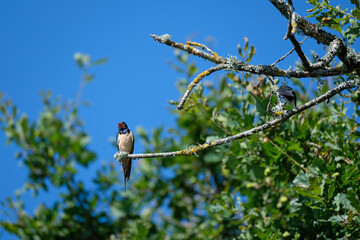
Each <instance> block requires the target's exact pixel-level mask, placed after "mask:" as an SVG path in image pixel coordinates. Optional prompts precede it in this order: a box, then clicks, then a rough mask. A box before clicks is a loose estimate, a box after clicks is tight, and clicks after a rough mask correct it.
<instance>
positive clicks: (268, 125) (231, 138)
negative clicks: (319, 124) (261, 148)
mask: <svg viewBox="0 0 360 240" xmlns="http://www.w3.org/2000/svg"><path fill="white" fill-rule="evenodd" d="M359 85H360V79H356V80H350V81H347V82H343V83H341V84H339V85H338V86H337V87H335V88H333V89H331V90H329V91H327V92H326V93H325V94H323V95H321V96H319V97H317V98H315V99H313V100H311V101H309V102H307V103H305V104H303V105H301V106H299V107H297V108H294V109H292V110H290V111H288V112H286V113H284V114H282V116H281V117H279V118H276V119H274V120H272V121H269V122H267V123H265V124H262V125H260V126H257V127H254V128H252V129H250V130H247V131H244V132H241V133H238V134H235V135H232V136H229V137H225V138H222V139H218V140H215V141H212V142H206V143H204V144H201V145H197V146H191V147H189V148H186V149H184V150H179V151H175V152H162V153H142V154H126V153H125V154H124V152H120V153H119V152H117V153H116V154H115V155H114V158H115V159H116V160H117V161H120V160H121V159H122V158H124V157H126V158H132V159H136V158H157V157H163V158H164V157H175V156H181V155H194V154H197V153H198V152H200V151H203V150H205V149H208V148H212V147H215V146H219V145H222V144H226V143H231V142H233V141H235V140H239V139H242V138H245V137H248V136H251V135H253V134H255V133H258V132H261V131H264V130H266V129H268V128H271V127H273V126H275V125H277V124H279V123H281V122H284V121H286V120H287V119H289V118H291V117H292V116H294V115H295V114H297V113H300V112H302V111H304V110H306V109H308V108H310V107H313V106H315V105H317V104H319V103H321V102H323V101H325V100H326V99H330V98H331V97H333V96H335V95H336V94H338V93H340V92H341V91H343V90H345V89H351V88H354V87H356V86H359Z"/></svg>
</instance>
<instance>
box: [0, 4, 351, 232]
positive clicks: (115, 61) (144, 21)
mask: <svg viewBox="0 0 360 240" xmlns="http://www.w3.org/2000/svg"><path fill="white" fill-rule="evenodd" d="M334 2H339V1H334ZM300 4H301V5H300ZM306 8H310V6H309V5H306V4H305V0H304V1H295V10H296V11H297V12H298V13H299V14H302V15H306V12H305V10H306ZM286 30H287V21H286V20H285V18H284V17H282V16H281V14H280V13H279V12H278V11H277V10H276V9H275V8H274V7H273V6H272V4H271V3H270V2H269V1H267V0H253V1H235V0H233V1H222V2H220V1H215V0H208V1H186V0H185V1H145V0H143V1H120V0H117V1H115V0H108V1H85V0H81V1H45V0H39V1H25V0H17V1H9V0H5V1H1V2H0V55H1V58H0V91H1V92H4V93H5V94H6V97H7V98H12V99H13V101H14V103H15V104H16V105H17V106H18V107H19V110H20V112H25V113H26V114H27V115H28V116H29V118H30V119H32V120H35V119H36V118H37V116H38V114H39V112H40V111H41V110H42V108H43V105H42V103H41V97H40V95H39V92H40V91H41V90H52V92H53V95H54V96H57V95H60V96H62V97H63V98H64V99H70V98H72V99H74V98H75V95H76V93H77V91H78V89H79V84H80V79H81V71H80V70H79V68H78V67H77V65H76V63H75V61H74V59H73V56H74V53H76V52H81V53H86V54H89V55H91V57H92V59H97V58H103V57H109V61H108V63H106V64H105V65H102V66H100V67H95V68H93V69H92V70H91V72H93V73H94V74H95V80H94V82H93V83H91V84H89V85H87V86H86V88H85V91H84V94H83V99H84V100H88V101H90V102H91V107H89V108H87V107H82V108H81V111H80V115H81V117H82V119H83V120H84V123H85V128H86V130H87V132H88V133H89V134H90V136H91V138H92V141H91V143H90V148H91V149H93V150H94V151H95V152H97V154H98V160H97V161H96V163H95V164H93V166H92V167H91V168H90V169H86V170H85V171H83V172H82V176H83V177H84V178H85V179H86V178H88V179H90V178H91V176H93V174H94V171H93V170H94V169H96V168H97V167H98V166H99V165H100V163H101V161H114V160H113V154H114V153H115V152H116V149H115V148H114V147H113V146H112V145H111V144H110V143H109V137H115V134H116V131H117V123H118V122H119V121H125V122H127V123H128V126H129V127H130V129H132V130H135V129H136V127H137V126H143V127H144V128H145V129H147V130H151V128H154V127H158V126H160V125H163V126H165V127H171V126H174V124H175V122H174V117H173V116H171V115H170V113H169V111H168V109H169V108H173V106H170V105H169V104H168V103H167V101H168V100H172V99H173V100H178V99H179V97H180V94H179V92H178V91H177V89H176V87H175V82H176V80H177V79H178V78H179V77H180V76H179V74H178V73H176V72H175V71H174V70H173V69H171V67H170V66H169V65H168V63H167V61H168V60H169V59H173V60H174V54H173V49H171V48H170V47H168V46H165V45H162V44H160V43H158V42H155V41H154V40H153V39H152V38H151V37H150V36H149V34H153V33H154V34H158V35H161V34H165V33H169V34H171V35H172V36H173V38H172V40H174V41H178V42H183V43H184V42H185V41H186V40H188V39H189V37H191V39H192V40H193V41H196V42H201V43H205V42H206V39H207V38H208V37H209V36H211V37H213V38H214V39H215V44H213V50H214V51H216V52H217V53H218V54H219V55H222V56H224V57H227V56H228V54H230V55H237V44H238V43H240V44H242V45H243V43H244V41H243V38H244V37H247V38H248V39H249V40H250V43H251V44H254V45H255V48H256V50H257V53H256V55H255V57H254V58H253V63H254V64H271V63H273V62H274V61H275V60H276V59H278V58H280V57H281V56H283V55H284V54H286V53H287V52H288V51H289V50H290V49H291V48H292V45H291V43H290V42H289V41H284V40H283V37H284V35H285V33H286ZM298 40H299V41H300V40H302V37H298ZM304 47H305V49H306V51H307V53H308V54H309V50H310V48H314V47H317V46H316V43H315V42H314V41H313V40H308V41H306V42H305V45H304ZM357 50H358V49H357ZM190 59H191V61H193V62H196V63H197V64H198V65H199V66H201V69H202V70H205V69H206V68H209V67H211V66H214V64H213V63H210V62H205V61H204V60H202V59H198V58H197V57H194V56H192V57H190ZM296 60H297V56H296V55H295V54H293V55H291V56H290V57H289V58H288V59H287V61H285V62H282V63H281V64H280V65H279V66H280V67H283V68H288V67H289V66H290V65H293V64H294V62H295V61H296ZM207 80H215V77H212V76H210V77H208V78H207ZM16 150H17V148H16V147H15V146H13V145H10V146H7V145H5V134H4V133H3V132H1V133H0V156H1V160H0V161H1V167H0V201H3V200H4V199H5V198H6V196H12V197H14V196H15V190H16V189H19V188H21V187H22V185H23V183H24V181H25V179H26V176H27V170H26V169H25V168H20V167H19V164H18V162H17V160H15V158H14V153H15V152H16ZM141 152H142V147H141V144H140V141H138V142H137V143H136V146H135V153H141ZM140 161H141V160H140ZM140 161H136V164H140ZM135 168H136V165H135ZM120 170H121V169H120V167H119V171H120ZM133 173H134V172H133ZM132 181H134V178H132ZM129 186H130V187H129V188H131V181H130V184H129ZM27 199H28V201H27V202H26V209H28V211H29V213H32V212H33V210H34V207H35V206H36V205H37V204H38V203H39V202H45V203H51V201H53V200H54V199H56V194H51V191H50V193H47V194H42V195H41V199H40V200H36V201H34V200H33V199H32V198H31V197H30V196H28V198H27ZM0 210H1V207H0ZM0 217H1V218H3V217H4V216H1V215H0ZM3 236H5V235H3ZM0 237H1V230H0Z"/></svg>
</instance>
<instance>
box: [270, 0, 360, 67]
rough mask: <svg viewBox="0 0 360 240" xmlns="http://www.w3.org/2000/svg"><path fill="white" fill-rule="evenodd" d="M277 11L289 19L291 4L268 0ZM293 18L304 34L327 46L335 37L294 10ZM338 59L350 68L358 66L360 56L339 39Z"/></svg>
mask: <svg viewBox="0 0 360 240" xmlns="http://www.w3.org/2000/svg"><path fill="white" fill-rule="evenodd" d="M269 1H270V2H271V3H272V4H273V5H274V6H275V7H276V8H277V9H278V10H279V11H280V13H281V14H282V15H283V16H284V17H285V18H286V19H288V20H289V18H290V17H291V15H290V13H291V9H290V8H291V6H290V5H289V4H287V3H286V2H285V1H284V0H269ZM294 19H295V22H296V26H297V28H299V29H301V31H302V32H303V33H304V34H305V35H306V36H310V37H312V38H314V39H315V40H317V41H318V42H319V43H322V44H324V45H327V46H329V45H330V43H332V42H333V41H334V40H335V39H336V38H338V37H337V36H336V35H333V34H331V33H328V32H326V31H324V30H322V29H320V28H319V27H317V26H316V25H315V24H312V23H310V22H309V21H307V20H306V19H305V18H303V17H301V16H300V15H298V14H297V13H295V12H294ZM336 55H337V56H338V57H339V58H340V60H341V61H342V62H343V63H344V64H345V65H346V67H347V68H351V69H352V70H355V69H359V68H360V57H359V56H358V55H357V54H356V53H355V52H354V51H353V49H352V48H350V47H346V46H345V45H344V43H343V42H342V41H340V46H339V48H338V51H337V54H336Z"/></svg>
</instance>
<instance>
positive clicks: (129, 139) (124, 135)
mask: <svg viewBox="0 0 360 240" xmlns="http://www.w3.org/2000/svg"><path fill="white" fill-rule="evenodd" d="M118 128H119V131H118V133H117V135H116V146H117V149H118V151H119V152H121V151H123V152H128V153H129V154H132V153H133V152H134V143H135V138H134V134H133V133H132V132H131V131H130V129H129V128H128V126H127V125H126V123H125V122H119V124H118ZM121 162H122V166H123V170H124V183H125V192H126V182H127V181H129V179H130V173H131V158H123V159H121Z"/></svg>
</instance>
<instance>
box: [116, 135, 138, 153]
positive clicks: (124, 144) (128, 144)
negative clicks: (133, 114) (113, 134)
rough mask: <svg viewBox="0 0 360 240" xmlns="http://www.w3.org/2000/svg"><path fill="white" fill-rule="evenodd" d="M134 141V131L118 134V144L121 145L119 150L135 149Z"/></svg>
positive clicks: (128, 150)
mask: <svg viewBox="0 0 360 240" xmlns="http://www.w3.org/2000/svg"><path fill="white" fill-rule="evenodd" d="M133 141H134V137H133V134H132V132H129V133H125V134H118V137H117V145H118V146H119V151H124V152H130V151H131V150H132V149H133Z"/></svg>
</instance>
